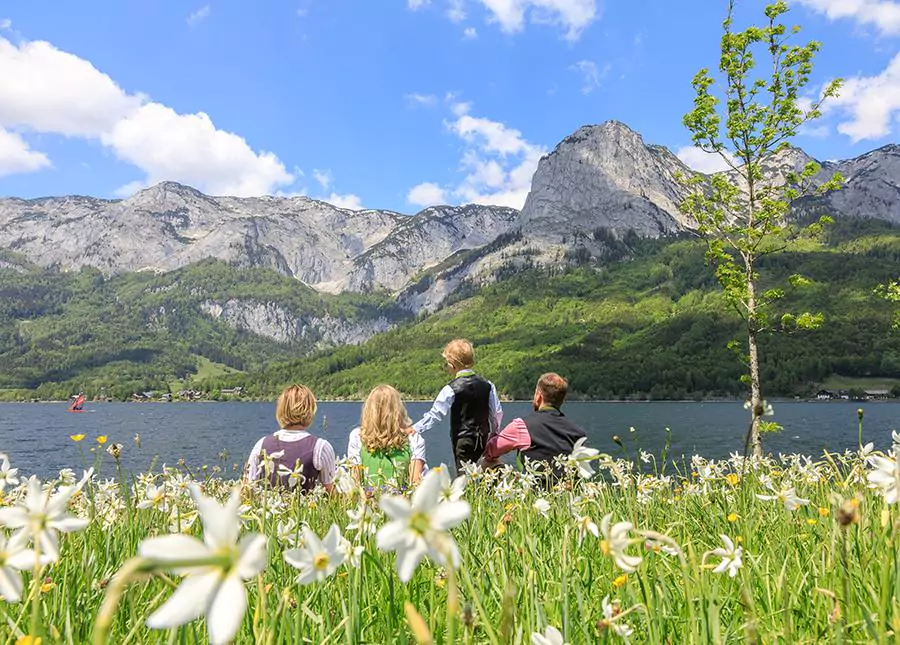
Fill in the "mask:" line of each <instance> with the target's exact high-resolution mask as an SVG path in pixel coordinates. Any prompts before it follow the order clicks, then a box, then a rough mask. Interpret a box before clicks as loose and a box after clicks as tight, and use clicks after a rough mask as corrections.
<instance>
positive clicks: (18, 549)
mask: <svg viewBox="0 0 900 645" xmlns="http://www.w3.org/2000/svg"><path fill="white" fill-rule="evenodd" d="M28 539H29V538H28V534H27V533H24V532H22V531H20V532H18V533H16V534H15V535H13V536H12V537H11V538H9V539H7V537H6V536H5V535H4V534H3V533H0V596H2V597H3V599H4V600H6V602H19V600H21V598H22V578H21V576H20V575H19V571H28V570H30V569H32V568H33V567H34V565H35V555H34V551H32V550H31V549H28V548H26V547H27V546H28ZM50 561H51V560H50V557H49V556H46V555H42V556H41V559H40V563H39V564H40V565H41V566H44V565H45V564H50Z"/></svg>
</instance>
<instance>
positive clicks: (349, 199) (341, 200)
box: [322, 193, 363, 211]
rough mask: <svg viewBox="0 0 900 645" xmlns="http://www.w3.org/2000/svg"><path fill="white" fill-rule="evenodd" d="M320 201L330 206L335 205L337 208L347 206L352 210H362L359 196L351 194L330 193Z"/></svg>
mask: <svg viewBox="0 0 900 645" xmlns="http://www.w3.org/2000/svg"><path fill="white" fill-rule="evenodd" d="M322 201H326V202H328V203H329V204H331V205H332V206H337V207H338V208H347V209H349V210H352V211H361V210H363V205H362V201H361V200H360V199H359V197H357V196H356V195H352V194H348V195H338V194H337V193H331V195H329V196H328V197H326V198H324V199H323V200H322Z"/></svg>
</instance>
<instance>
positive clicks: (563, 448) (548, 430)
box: [521, 408, 585, 470]
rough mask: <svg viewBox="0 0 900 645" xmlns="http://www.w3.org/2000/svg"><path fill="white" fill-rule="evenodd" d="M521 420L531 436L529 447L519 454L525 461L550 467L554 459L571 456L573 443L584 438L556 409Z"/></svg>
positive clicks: (577, 428)
mask: <svg viewBox="0 0 900 645" xmlns="http://www.w3.org/2000/svg"><path fill="white" fill-rule="evenodd" d="M523 420H524V421H525V427H526V428H528V434H529V435H530V436H531V446H530V447H529V448H528V449H527V450H523V451H522V453H521V454H522V457H524V458H525V459H526V460H532V461H543V462H546V463H547V464H550V465H551V466H552V465H553V460H554V458H556V457H558V456H560V455H569V454H571V453H572V448H574V447H575V442H577V441H578V440H579V439H581V438H582V437H584V436H585V433H584V430H582V429H581V428H580V427H578V426H577V425H575V424H574V423H572V422H571V421H569V419H567V418H566V415H564V414H563V413H562V412H560V411H559V410H557V409H556V408H549V409H545V410H541V411H539V412H535V413H534V414H531V415H529V416H527V417H525V419H523ZM554 470H556V468H554Z"/></svg>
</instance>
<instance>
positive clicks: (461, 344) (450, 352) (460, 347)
mask: <svg viewBox="0 0 900 645" xmlns="http://www.w3.org/2000/svg"><path fill="white" fill-rule="evenodd" d="M441 356H443V357H444V360H445V361H447V365H449V366H450V367H451V368H453V369H454V370H456V371H457V372H458V371H459V370H464V369H467V368H470V367H473V366H474V365H475V348H474V347H472V343H470V342H469V341H467V340H466V339H464V338H457V339H456V340H451V341H450V342H449V343H447V345H446V346H445V347H444V351H443V352H441Z"/></svg>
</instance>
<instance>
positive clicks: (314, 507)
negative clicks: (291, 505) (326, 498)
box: [307, 501, 319, 511]
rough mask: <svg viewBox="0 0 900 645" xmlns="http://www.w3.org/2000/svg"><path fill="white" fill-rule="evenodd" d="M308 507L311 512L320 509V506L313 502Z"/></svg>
mask: <svg viewBox="0 0 900 645" xmlns="http://www.w3.org/2000/svg"><path fill="white" fill-rule="evenodd" d="M307 506H309V508H310V510H313V511H314V510H316V509H317V508H318V507H319V505H318V504H316V503H315V502H313V501H310V503H309V504H308V505H307Z"/></svg>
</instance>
